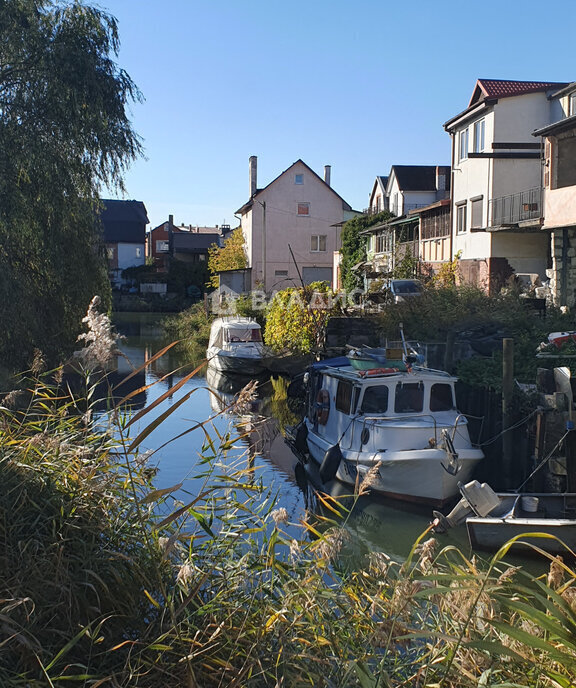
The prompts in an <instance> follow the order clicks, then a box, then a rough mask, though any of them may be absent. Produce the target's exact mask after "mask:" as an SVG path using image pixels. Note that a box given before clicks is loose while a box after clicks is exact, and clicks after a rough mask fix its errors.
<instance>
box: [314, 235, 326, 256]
mask: <svg viewBox="0 0 576 688" xmlns="http://www.w3.org/2000/svg"><path fill="white" fill-rule="evenodd" d="M315 239H316V241H314V240H315ZM322 239H323V240H324V241H322ZM327 239H328V235H327V234H312V235H311V236H310V253H326V242H327ZM314 243H316V248H313V246H314ZM322 244H324V248H322Z"/></svg>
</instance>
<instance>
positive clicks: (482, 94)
mask: <svg viewBox="0 0 576 688" xmlns="http://www.w3.org/2000/svg"><path fill="white" fill-rule="evenodd" d="M564 85H565V84H564V83H558V82H556V81H506V80H504V79H478V81H477V82H476V87H475V88H474V92H473V93H472V98H471V99H470V104H469V105H468V107H470V106H471V105H474V103H478V102H480V101H482V100H484V99H489V98H510V97H511V96H522V95H524V94H525V93H537V92H538V91H547V90H548V89H550V88H562V86H564Z"/></svg>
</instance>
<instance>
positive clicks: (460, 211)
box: [456, 201, 468, 234]
mask: <svg viewBox="0 0 576 688" xmlns="http://www.w3.org/2000/svg"><path fill="white" fill-rule="evenodd" d="M467 205H468V204H467V202H466V201H464V202H463V203H457V204H456V234H465V233H466V230H467V225H466V223H467V220H468V218H467V216H466V215H467V212H466V209H467Z"/></svg>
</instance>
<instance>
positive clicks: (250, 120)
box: [98, 0, 576, 227]
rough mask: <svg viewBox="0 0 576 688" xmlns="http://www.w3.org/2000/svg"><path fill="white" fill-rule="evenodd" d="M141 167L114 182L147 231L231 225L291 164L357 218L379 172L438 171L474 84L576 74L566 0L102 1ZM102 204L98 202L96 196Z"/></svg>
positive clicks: (572, 12) (575, 5)
mask: <svg viewBox="0 0 576 688" xmlns="http://www.w3.org/2000/svg"><path fill="white" fill-rule="evenodd" d="M98 5H99V6H100V7H101V8H103V9H105V10H107V11H109V12H110V13H111V14H112V15H114V16H115V17H116V18H117V19H118V22H119V30H120V40H121V50H120V55H119V58H118V63H119V65H120V67H122V68H123V69H125V70H126V71H127V72H128V73H129V74H130V76H131V77H132V79H133V80H134V81H135V82H136V84H137V85H138V86H139V88H140V89H141V91H142V92H143V94H144V97H145V102H144V103H143V104H134V105H133V106H132V107H131V119H132V122H133V125H134V128H135V129H136V131H137V132H138V133H139V134H140V136H141V137H142V138H143V144H144V148H145V153H146V158H145V159H141V160H139V161H138V162H136V163H135V164H134V165H133V166H132V167H131V169H130V171H129V172H128V174H127V176H126V186H127V196H126V198H131V199H136V200H141V201H144V203H145V205H146V207H147V209H148V216H149V218H150V223H151V227H155V226H156V225H158V224H160V223H161V222H164V221H165V220H167V219H168V215H169V214H172V215H174V221H175V222H176V223H177V224H180V223H184V224H194V225H215V224H223V223H228V224H230V225H232V226H236V225H237V224H238V221H237V218H235V217H234V213H235V211H236V210H237V209H238V208H240V206H241V205H243V204H244V203H245V202H246V201H247V200H248V196H249V186H248V158H249V157H250V156H251V155H256V156H258V186H259V187H263V186H266V185H267V184H268V183H269V182H271V181H272V180H273V179H274V178H275V177H276V176H278V174H280V173H281V172H282V171H283V170H285V169H286V168H287V167H289V166H290V165H291V164H292V163H293V162H295V161H296V160H298V159H299V158H301V159H302V160H304V162H305V163H307V164H308V165H309V166H310V167H311V168H312V169H313V170H314V171H315V172H317V173H318V174H319V175H320V176H323V171H324V165H331V166H332V187H333V188H334V190H335V191H336V192H337V193H339V194H340V195H341V196H342V197H343V198H344V199H345V200H346V201H347V202H348V203H350V205H351V206H352V207H353V208H355V209H357V210H362V209H364V208H365V207H367V205H368V195H369V193H370V190H371V188H372V185H373V183H374V179H375V177H376V176H377V175H386V174H388V171H389V169H390V167H391V165H394V164H397V165H401V164H423V165H429V164H450V139H449V136H448V134H446V132H445V131H444V129H443V126H442V125H443V123H444V122H446V121H447V120H448V119H450V118H451V117H452V116H454V115H456V114H458V113H459V112H461V111H462V110H464V109H465V108H466V107H467V105H468V101H469V99H470V96H471V95H472V90H473V88H474V84H475V82H476V79H477V78H492V79H520V80H531V81H532V80H534V81H574V80H576V60H575V55H576V53H575V45H576V40H575V36H574V27H575V26H576V2H574V0H548V2H536V1H535V0H483V1H482V2H470V1H469V0H458V1H455V0H444V1H443V2H432V1H428V0H413V1H412V2H406V1H404V2H403V1H402V0H396V1H395V2H391V1H390V0H347V1H346V0H291V1H290V2H280V1H279V0H167V1H166V2H160V1H159V0H100V1H99V2H98ZM104 195H106V194H104Z"/></svg>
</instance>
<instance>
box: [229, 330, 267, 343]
mask: <svg viewBox="0 0 576 688" xmlns="http://www.w3.org/2000/svg"><path fill="white" fill-rule="evenodd" d="M224 341H226V342H244V343H246V342H261V341H262V335H261V333H260V329H259V328H256V327H232V328H230V329H227V330H226V331H225V332H224Z"/></svg>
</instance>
